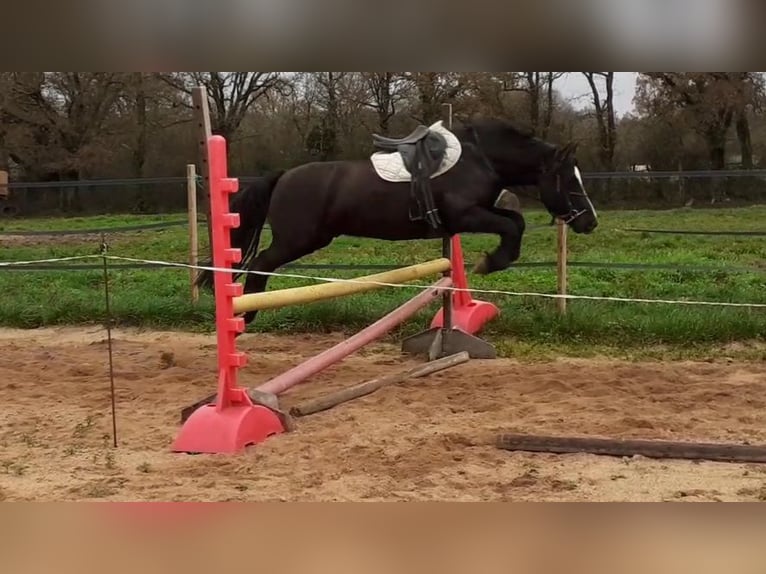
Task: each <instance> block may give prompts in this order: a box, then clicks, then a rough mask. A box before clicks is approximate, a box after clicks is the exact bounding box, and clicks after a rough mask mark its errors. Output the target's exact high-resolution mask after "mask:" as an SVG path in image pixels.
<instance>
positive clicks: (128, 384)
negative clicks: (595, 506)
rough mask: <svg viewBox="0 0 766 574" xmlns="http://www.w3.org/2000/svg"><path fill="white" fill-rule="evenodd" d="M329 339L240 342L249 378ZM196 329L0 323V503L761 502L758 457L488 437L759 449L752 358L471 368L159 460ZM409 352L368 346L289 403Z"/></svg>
mask: <svg viewBox="0 0 766 574" xmlns="http://www.w3.org/2000/svg"><path fill="white" fill-rule="evenodd" d="M338 340H340V337H331V336H319V337H318V336H305V337H290V338H287V337H269V336H267V337H263V336H251V335H247V336H245V337H243V338H242V339H241V340H240V347H241V348H242V349H243V350H245V351H246V352H247V353H248V355H249V357H250V364H249V366H248V367H247V368H246V370H245V371H244V373H243V383H244V384H246V385H248V386H254V385H256V384H257V383H259V382H261V381H264V380H267V379H268V378H269V377H270V376H273V375H276V374H278V373H280V372H282V371H284V370H285V369H287V368H289V367H290V366H292V365H294V364H295V363H296V362H298V361H299V360H300V359H301V358H304V357H309V356H311V355H312V354H315V353H316V352H317V351H319V350H322V349H325V348H326V347H327V346H328V345H329V344H331V343H333V342H335V341H338ZM214 343H215V341H214V339H213V338H212V337H209V336H200V335H188V334H178V333H156V332H150V333H138V332H128V331H121V332H118V333H117V334H116V335H115V357H114V358H115V368H116V374H117V380H116V385H117V409H118V423H119V436H120V448H119V449H118V450H117V451H114V450H112V449H111V448H110V446H109V445H110V442H111V438H110V436H111V435H110V433H111V418H110V400H109V383H108V379H107V360H108V357H107V352H106V344H105V333H104V332H103V330H102V329H101V328H99V327H97V326H95V327H93V328H90V329H46V330H38V331H8V330H6V331H0V353H2V361H0V405H2V406H1V407H0V500H34V501H61V500H117V501H120V500H131V501H132V500H141V501H143V500H153V501H154V500H161V501H184V500H204V501H208V500H216V501H222V500H243V501H260V500H269V501H412V500H420V501H423V500H425V501H430V500H438V501H445V500H446V501H452V500H454V501H530V500H531V501H544V500H554V501H764V500H766V466H757V465H731V464H713V463H691V462H680V461H679V462H676V461H650V460H646V459H640V458H639V459H630V460H628V459H613V458H601V457H593V456H585V455H575V456H548V455H533V454H512V453H507V452H504V451H499V450H496V449H495V448H494V447H493V446H492V444H491V441H492V439H493V437H494V436H495V434H497V433H502V432H520V433H530V434H557V435H567V434H569V435H571V434H580V435H591V436H605V437H608V436H612V437H621V438H648V439H651V438H662V439H674V440H699V441H726V442H737V443H739V442H751V443H758V442H764V443H766V410H764V407H766V365H764V364H763V363H731V362H725V361H722V362H721V363H688V362H686V363H672V364H668V363H664V364H663V363H622V362H614V361H606V360H602V361H593V360H588V361H574V360H562V361H557V362H549V363H534V364H525V363H520V362H517V361H514V360H498V361H488V362H481V361H474V362H471V363H469V364H467V365H463V366H460V367H457V368H455V369H453V370H451V371H449V372H446V373H442V374H438V375H434V376H432V377H429V378H428V379H424V380H421V381H418V382H411V383H407V384H403V385H400V386H397V387H393V388H388V389H384V390H382V391H380V392H379V393H377V394H375V395H372V396H370V397H367V398H365V399H362V400H359V401H356V402H354V403H351V404H348V405H345V406H342V407H339V408H337V409H335V410H333V411H330V412H326V413H323V414H318V415H315V416H313V417H308V418H305V419H299V420H298V425H299V426H298V429H297V430H296V431H295V432H294V433H290V434H287V435H282V436H279V437H277V438H274V439H272V440H271V441H269V442H268V443H266V444H264V445H261V446H259V447H256V448H254V449H252V450H251V451H249V452H248V453H246V454H245V455H242V456H237V457H206V456H187V455H176V454H172V453H170V452H169V447H170V445H171V443H172V441H173V439H174V437H175V435H176V433H177V431H178V425H179V414H180V410H181V408H182V407H185V406H188V405H189V404H191V403H193V402H195V401H196V400H199V399H200V398H202V397H204V396H206V395H208V394H210V393H211V392H212V390H213V389H214V384H215V345H214ZM410 364H415V361H413V360H410V359H403V358H402V357H401V356H400V355H399V352H398V349H397V348H395V347H392V346H387V345H376V346H373V347H370V348H368V349H366V350H365V351H364V352H363V353H362V354H360V355H357V356H355V357H352V358H350V359H348V360H347V361H346V362H344V363H343V364H342V365H340V366H338V367H336V368H334V369H332V370H330V371H328V372H326V373H324V374H323V375H321V376H319V377H317V378H316V379H315V380H313V381H312V384H309V385H306V386H303V387H301V388H300V389H298V390H296V391H294V392H293V393H292V394H290V395H288V396H286V397H285V398H284V405H286V406H287V407H290V406H291V405H294V404H297V403H299V402H301V401H302V400H304V399H306V398H311V397H315V396H318V395H320V394H323V393H324V392H326V391H328V390H330V389H336V388H341V387H344V386H348V385H350V384H353V383H357V382H361V381H362V380H366V379H369V378H372V377H375V376H377V375H381V374H385V373H389V372H391V371H392V370H398V369H400V368H402V367H403V366H404V365H410Z"/></svg>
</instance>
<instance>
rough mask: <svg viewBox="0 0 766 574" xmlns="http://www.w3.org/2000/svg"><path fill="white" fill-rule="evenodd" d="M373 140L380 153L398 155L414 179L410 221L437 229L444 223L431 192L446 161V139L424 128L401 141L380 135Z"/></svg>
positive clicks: (418, 129)
mask: <svg viewBox="0 0 766 574" xmlns="http://www.w3.org/2000/svg"><path fill="white" fill-rule="evenodd" d="M372 139H373V144H374V145H375V147H376V148H377V149H379V150H380V151H382V152H388V153H399V154H400V155H401V157H402V160H403V162H404V166H405V167H406V168H407V171H409V173H410V175H411V176H412V191H411V197H410V200H411V202H412V205H411V206H410V219H411V220H412V221H422V220H425V221H426V222H427V223H428V224H429V225H430V226H431V227H432V228H433V229H435V230H438V229H439V228H440V227H441V225H442V221H441V217H440V216H439V210H438V209H437V208H436V203H435V202H434V197H433V193H432V191H431V176H433V175H434V174H435V173H436V172H437V171H438V170H439V167H440V166H441V164H442V162H443V161H444V158H445V156H446V152H447V140H446V139H445V138H444V136H442V135H441V134H438V133H436V132H433V131H431V129H430V128H428V127H426V126H422V125H421V126H418V128H417V129H416V130H415V131H414V132H412V133H411V134H410V135H408V136H407V137H404V138H401V139H392V138H386V137H383V136H380V135H377V134H373V136H372Z"/></svg>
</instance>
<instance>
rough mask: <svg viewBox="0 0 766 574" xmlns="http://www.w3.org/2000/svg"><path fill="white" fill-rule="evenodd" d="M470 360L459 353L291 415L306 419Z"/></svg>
mask: <svg viewBox="0 0 766 574" xmlns="http://www.w3.org/2000/svg"><path fill="white" fill-rule="evenodd" d="M470 360H471V356H470V355H469V354H468V353H458V354H456V355H452V356H450V357H445V358H443V359H439V360H437V361H432V362H430V363H426V364H425V365H419V366H417V367H414V368H411V369H407V370H405V371H399V372H398V373H392V374H390V375H386V376H384V377H381V378H378V379H373V380H371V381H367V382H365V383H361V384H359V385H355V386H353V387H349V388H348V389H343V390H341V391H336V392H334V393H330V394H328V395H325V396H323V397H319V398H318V399H315V400H313V401H308V402H307V403H305V404H303V405H300V406H297V407H294V408H292V409H291V410H290V414H291V415H292V416H294V417H305V416H308V415H313V414H315V413H319V412H322V411H326V410H329V409H332V408H334V407H337V406H338V405H342V404H344V403H347V402H349V401H353V400H355V399H358V398H361V397H365V396H367V395H370V394H372V393H374V392H376V391H378V390H380V389H382V388H383V387H387V386H390V385H396V384H399V383H402V382H404V381H406V380H408V379H420V378H423V377H427V376H428V375H433V374H434V373H438V372H440V371H444V370H446V369H450V368H452V367H456V366H457V365H462V364H463V363H467V362H468V361H470Z"/></svg>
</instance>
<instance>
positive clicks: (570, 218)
mask: <svg viewBox="0 0 766 574" xmlns="http://www.w3.org/2000/svg"><path fill="white" fill-rule="evenodd" d="M556 193H558V195H559V196H561V174H560V173H557V174H556ZM573 195H574V196H575V197H583V198H585V201H587V202H588V205H590V206H591V208H592V207H593V204H592V203H591V201H590V197H588V194H587V192H585V191H584V190H583V191H573V192H570V193H569V194H567V195H566V200H567V204H568V206H569V212H568V213H567V214H566V215H565V216H564V215H557V216H555V217H554V218H553V220H552V221H551V225H553V224H555V223H556V219H560V220H561V221H562V222H563V223H564V225H569V224H571V223H572V222H574V221H575V220H577V219H579V218H580V217H582V216H583V215H585V214H586V213H588V210H587V209H581V210H579V211H578V210H577V209H575V207H574V206H573V205H572V199H571V196H573Z"/></svg>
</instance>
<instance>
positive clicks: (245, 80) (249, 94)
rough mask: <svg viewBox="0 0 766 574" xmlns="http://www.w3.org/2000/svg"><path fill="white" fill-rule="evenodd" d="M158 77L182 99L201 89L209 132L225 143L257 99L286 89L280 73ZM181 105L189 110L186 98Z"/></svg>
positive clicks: (165, 75)
mask: <svg viewBox="0 0 766 574" xmlns="http://www.w3.org/2000/svg"><path fill="white" fill-rule="evenodd" d="M160 77H162V78H163V79H164V80H165V81H166V82H167V83H168V84H170V85H171V86H173V87H174V88H176V89H177V90H179V91H180V92H181V93H182V94H184V95H185V96H190V95H191V92H192V88H194V87H195V86H205V88H207V92H208V97H209V98H210V102H211V108H212V110H211V111H212V116H213V117H212V122H213V131H214V132H215V133H217V134H220V135H222V136H223V137H225V138H226V139H227V140H228V141H229V142H232V141H234V138H235V136H236V135H237V132H238V131H239V128H240V126H241V125H242V122H243V121H244V119H245V117H246V116H247V113H248V112H249V111H250V109H251V108H252V107H253V106H254V105H255V103H256V102H257V101H258V100H259V99H260V98H262V97H265V96H268V95H269V93H271V92H272V91H274V90H285V89H287V88H288V86H289V82H288V81H287V80H286V78H285V77H284V76H283V75H282V74H281V73H280V72H173V73H170V74H161V75H160ZM181 103H183V104H184V105H187V106H189V107H191V102H190V101H189V99H188V97H185V98H183V99H182V100H181Z"/></svg>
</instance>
